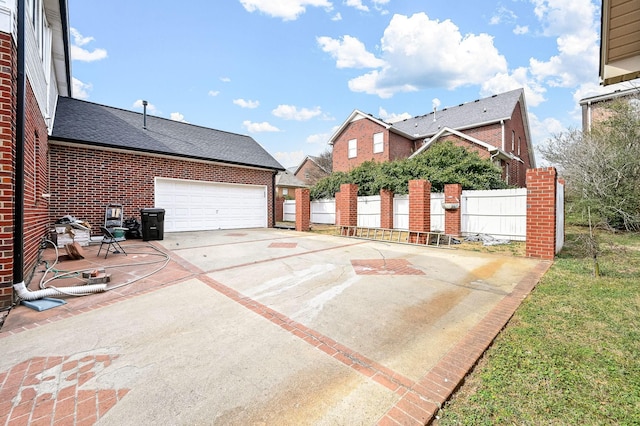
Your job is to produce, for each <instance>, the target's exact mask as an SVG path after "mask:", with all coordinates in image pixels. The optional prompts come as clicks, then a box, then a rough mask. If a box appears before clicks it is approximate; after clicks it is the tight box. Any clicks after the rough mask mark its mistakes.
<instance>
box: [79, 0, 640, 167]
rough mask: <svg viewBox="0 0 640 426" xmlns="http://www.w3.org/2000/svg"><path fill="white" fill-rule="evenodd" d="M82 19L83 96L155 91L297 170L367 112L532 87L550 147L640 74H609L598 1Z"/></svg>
mask: <svg viewBox="0 0 640 426" xmlns="http://www.w3.org/2000/svg"><path fill="white" fill-rule="evenodd" d="M69 18H70V26H71V27H72V37H71V43H72V49H71V52H72V73H73V79H74V80H73V82H74V97H76V98H80V99H86V100H88V101H91V102H96V103H99V104H105V105H110V106H115V107H119V108H124V109H128V110H134V111H142V105H141V101H142V100H143V99H144V100H147V101H148V102H149V113H150V114H153V115H157V116H160V117H165V118H171V119H175V120H184V121H187V122H189V123H192V124H196V125H200V126H206V127H212V128H216V129H220V130H225V131H229V132H233V133H240V134H246V135H250V136H251V137H253V138H254V139H255V140H256V141H257V142H258V143H260V144H261V145H262V146H263V147H264V148H265V149H266V150H267V151H268V152H270V153H271V154H272V155H273V156H274V157H275V158H276V159H277V160H278V161H280V163H281V164H282V165H283V166H285V167H291V166H296V165H298V164H299V162H300V161H301V160H302V159H303V158H304V156H306V155H316V154H318V153H320V152H322V151H323V150H324V149H325V148H326V147H327V141H328V140H329V138H330V136H331V135H332V133H333V132H334V130H335V129H336V128H337V127H338V126H340V125H341V124H342V123H343V121H344V120H345V119H346V118H347V117H348V115H349V114H350V113H351V112H352V111H353V110H354V109H358V110H361V111H363V112H367V113H370V114H373V115H375V116H377V117H380V118H382V119H384V120H387V121H394V120H397V119H402V118H408V117H411V116H416V115H422V114H426V113H429V112H430V111H432V110H433V108H434V106H436V107H437V108H438V109H442V108H445V107H447V106H453V105H458V104H460V103H463V102H469V101H473V100H475V99H478V98H481V97H485V96H490V95H492V94H495V93H501V92H505V91H508V90H512V89H516V88H519V87H523V88H524V89H525V97H526V102H527V107H528V110H529V122H530V127H531V133H532V139H533V143H534V145H538V144H541V143H544V141H545V140H546V139H547V138H549V137H550V136H551V135H553V134H557V133H558V132H561V131H563V130H565V129H568V128H578V127H580V125H581V122H580V111H579V108H578V101H579V100H580V99H582V98H585V97H589V96H593V95H597V94H602V93H607V92H611V91H613V90H615V89H619V88H622V89H626V88H630V87H633V86H634V82H631V83H624V84H622V85H617V86H608V87H606V88H605V87H602V86H599V84H598V66H599V31H600V1H598V0H502V1H493V0H482V1H477V0H466V1H463V0H449V1H440V0H337V1H333V0H217V1H211V0H190V1H185V2H176V1H166V0H153V1H152V0H137V1H132V0H110V1H104V0H69ZM635 86H637V81H636V82H635ZM538 161H540V158H539V156H538Z"/></svg>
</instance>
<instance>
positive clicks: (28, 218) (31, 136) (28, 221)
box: [0, 33, 49, 309]
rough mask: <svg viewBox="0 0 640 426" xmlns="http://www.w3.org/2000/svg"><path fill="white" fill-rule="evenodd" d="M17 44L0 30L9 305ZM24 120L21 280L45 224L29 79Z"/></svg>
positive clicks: (1, 282)
mask: <svg viewBox="0 0 640 426" xmlns="http://www.w3.org/2000/svg"><path fill="white" fill-rule="evenodd" d="M16 81H17V63H16V46H15V45H14V43H13V38H12V36H11V35H9V34H5V33H0V110H1V111H2V118H1V119H0V138H1V139H0V158H1V161H0V174H1V176H2V179H1V180H0V244H1V245H2V249H1V250H0V309H4V308H7V307H9V306H11V304H12V299H13V296H12V295H13V288H12V286H13V272H14V267H15V266H17V265H14V256H13V250H14V244H13V225H14V220H15V217H14V209H15V205H14V202H13V199H14V185H15V180H14V177H15V176H14V174H15V168H14V167H15V146H16V143H17V141H16V133H15V132H16V129H15V125H16V108H17V101H18V99H17V86H16ZM25 89H26V92H25V105H24V111H25V121H24V232H23V238H24V239H23V245H24V252H23V271H24V277H25V281H28V280H29V277H30V275H31V274H32V273H33V270H34V269H35V267H36V263H37V260H38V250H39V248H40V244H41V242H42V240H43V238H44V237H46V236H47V229H48V203H47V199H46V198H43V197H42V194H45V193H48V191H49V174H48V170H47V134H48V133H47V125H46V123H45V121H44V118H43V117H42V112H41V111H40V108H39V106H38V103H37V101H36V98H35V95H34V93H33V90H32V88H31V84H30V82H29V81H27V82H26V87H25Z"/></svg>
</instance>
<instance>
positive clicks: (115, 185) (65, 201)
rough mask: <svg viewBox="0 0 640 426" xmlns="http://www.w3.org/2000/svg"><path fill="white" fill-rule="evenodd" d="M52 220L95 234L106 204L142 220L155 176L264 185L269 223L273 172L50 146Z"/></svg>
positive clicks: (270, 223) (270, 221)
mask: <svg viewBox="0 0 640 426" xmlns="http://www.w3.org/2000/svg"><path fill="white" fill-rule="evenodd" d="M49 154H50V167H51V172H50V173H51V182H52V185H51V186H52V189H51V201H50V204H51V206H50V220H51V221H55V220H56V219H59V218H60V217H62V216H64V215H67V214H70V215H72V216H75V217H77V218H78V219H83V220H87V221H88V222H89V223H90V224H91V225H92V230H93V232H95V233H97V232H98V227H99V226H100V225H101V224H103V223H104V211H105V207H106V205H108V204H110V203H118V204H122V205H123V207H124V216H125V218H129V217H137V218H138V219H140V209H141V208H147V207H154V205H155V204H154V202H155V200H154V178H155V177H164V178H174V179H189V180H200V181H210V182H223V183H237V184H249V185H266V187H267V197H268V200H267V207H268V213H267V223H268V226H269V227H272V226H273V225H274V223H273V216H274V214H273V213H274V212H273V198H272V197H273V196H272V194H273V172H271V171H269V170H266V171H265V170H257V169H249V168H242V167H231V166H224V165H220V164H213V163H206V162H199V161H187V160H179V159H173V158H166V157H159V156H151V155H144V154H136V153H125V152H114V151H109V150H100V149H91V148H85V147H76V146H66V145H59V144H55V143H52V144H51V145H50V147H49Z"/></svg>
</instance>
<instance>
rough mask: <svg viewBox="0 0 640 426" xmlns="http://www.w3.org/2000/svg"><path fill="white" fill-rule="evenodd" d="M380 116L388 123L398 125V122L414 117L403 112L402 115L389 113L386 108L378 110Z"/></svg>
mask: <svg viewBox="0 0 640 426" xmlns="http://www.w3.org/2000/svg"><path fill="white" fill-rule="evenodd" d="M378 116H379V117H380V118H382V119H383V120H384V121H386V122H387V123H397V122H398V121H402V120H406V119H408V118H411V117H413V116H412V115H411V114H409V113H408V112H403V113H400V114H393V113H388V112H387V111H386V110H385V109H384V108H382V107H380V109H379V110H378Z"/></svg>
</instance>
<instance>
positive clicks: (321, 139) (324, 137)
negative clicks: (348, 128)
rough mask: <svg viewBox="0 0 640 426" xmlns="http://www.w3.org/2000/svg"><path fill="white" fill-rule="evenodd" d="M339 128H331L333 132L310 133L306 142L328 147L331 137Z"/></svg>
mask: <svg viewBox="0 0 640 426" xmlns="http://www.w3.org/2000/svg"><path fill="white" fill-rule="evenodd" d="M337 129H338V126H336V127H334V128H333V129H331V133H316V134H313V135H309V136H308V137H307V139H306V142H307V143H308V144H312V145H320V146H322V148H326V147H325V145H327V144H328V143H329V139H330V138H331V136H332V135H333V133H334V132H335V131H336V130H337Z"/></svg>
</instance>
